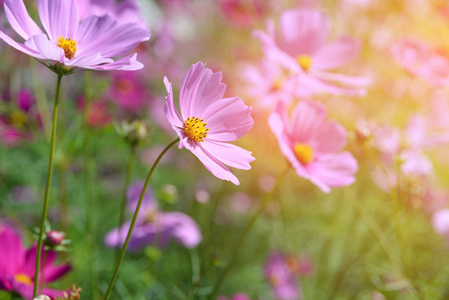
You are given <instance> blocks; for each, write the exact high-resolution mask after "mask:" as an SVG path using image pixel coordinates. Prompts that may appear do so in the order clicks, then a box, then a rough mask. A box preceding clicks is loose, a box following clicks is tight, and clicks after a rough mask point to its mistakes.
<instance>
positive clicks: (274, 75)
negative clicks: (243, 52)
mask: <svg viewBox="0 0 449 300" xmlns="http://www.w3.org/2000/svg"><path fill="white" fill-rule="evenodd" d="M242 73H243V76H244V79H245V80H246V81H248V89H247V92H248V94H249V95H250V96H252V97H253V98H254V99H256V100H257V105H258V106H259V105H261V106H262V107H268V108H273V107H274V106H276V103H277V102H278V101H283V102H285V103H286V104H287V105H288V104H289V103H290V102H292V101H293V100H294V99H295V98H305V97H310V96H311V95H312V93H311V91H310V89H308V88H304V87H301V86H300V82H299V81H298V78H297V77H296V76H293V74H292V73H290V72H289V71H288V70H286V69H285V68H282V67H281V66H279V65H277V64H273V63H272V62H270V61H268V60H263V61H262V62H261V63H260V66H258V67H256V66H252V65H248V66H246V68H245V69H244V70H243V72H242Z"/></svg>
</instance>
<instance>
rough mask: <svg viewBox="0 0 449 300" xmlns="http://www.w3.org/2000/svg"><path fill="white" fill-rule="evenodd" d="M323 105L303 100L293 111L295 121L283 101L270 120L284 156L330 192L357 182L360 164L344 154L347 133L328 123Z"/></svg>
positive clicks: (341, 128) (324, 190)
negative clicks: (332, 189)
mask: <svg viewBox="0 0 449 300" xmlns="http://www.w3.org/2000/svg"><path fill="white" fill-rule="evenodd" d="M326 117H327V112H326V109H325V108H324V106H323V105H321V104H320V103H318V102H314V101H302V102H300V103H298V104H297V105H296V106H295V108H294V109H293V112H292V115H291V118H290V119H289V118H288V115H287V110H286V108H285V105H284V104H283V103H282V102H279V104H278V107H277V109H276V111H274V112H273V113H271V115H270V117H269V125H270V127H271V130H272V131H273V133H274V134H275V135H276V137H277V139H278V142H279V146H280V148H281V151H282V153H283V154H284V156H285V157H286V158H287V159H288V161H289V162H290V164H291V165H292V167H293V168H294V169H295V170H296V173H297V174H298V176H300V177H304V178H306V179H308V180H310V181H311V182H312V183H314V184H315V185H316V186H318V187H319V188H320V189H321V190H322V191H323V192H325V193H328V192H330V190H331V187H341V186H347V185H350V184H352V183H353V182H354V181H355V177H354V175H355V173H356V172H357V169H358V166H357V161H356V160H355V159H354V157H353V156H352V154H351V153H349V152H340V151H341V149H342V148H343V147H344V146H345V145H346V140H347V137H346V130H345V129H344V127H343V126H341V125H340V124H339V123H337V122H335V121H327V120H326Z"/></svg>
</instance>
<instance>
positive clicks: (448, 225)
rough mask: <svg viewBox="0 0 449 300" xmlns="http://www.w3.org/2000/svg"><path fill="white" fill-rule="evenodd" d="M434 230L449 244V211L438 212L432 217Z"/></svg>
mask: <svg viewBox="0 0 449 300" xmlns="http://www.w3.org/2000/svg"><path fill="white" fill-rule="evenodd" d="M432 225H433V229H434V230H435V231H436V232H437V233H438V234H440V235H441V236H443V237H444V239H445V240H446V241H447V242H448V243H449V209H442V210H439V211H437V212H436V213H434V214H433V216H432Z"/></svg>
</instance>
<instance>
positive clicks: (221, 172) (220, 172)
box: [184, 143, 240, 185]
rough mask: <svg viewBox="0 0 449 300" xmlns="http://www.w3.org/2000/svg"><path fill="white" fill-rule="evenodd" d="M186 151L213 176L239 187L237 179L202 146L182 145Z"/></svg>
mask: <svg viewBox="0 0 449 300" xmlns="http://www.w3.org/2000/svg"><path fill="white" fill-rule="evenodd" d="M184 146H186V148H187V149H188V150H190V151H191V152H192V153H193V154H194V155H195V156H196V157H198V159H199V160H200V161H201V162H202V163H203V165H204V166H205V167H206V169H208V170H209V171H210V172H211V173H212V174H213V175H214V176H216V177H217V178H220V179H222V180H228V181H231V182H232V183H233V184H235V185H239V184H240V182H239V180H238V179H237V177H236V176H235V175H234V174H233V173H232V172H231V171H230V170H229V169H228V168H227V167H226V166H225V165H224V164H223V163H222V162H220V161H219V160H218V159H217V158H216V157H214V156H213V154H211V153H209V151H207V150H206V149H205V148H204V147H203V146H202V145H197V146H196V147H191V146H190V145H189V144H188V143H186V144H184Z"/></svg>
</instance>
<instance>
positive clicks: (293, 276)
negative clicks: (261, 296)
mask: <svg viewBox="0 0 449 300" xmlns="http://www.w3.org/2000/svg"><path fill="white" fill-rule="evenodd" d="M265 276H266V278H267V280H268V282H269V283H270V286H271V287H272V290H273V293H274V295H275V297H276V299H279V300H297V299H301V298H302V292H301V289H300V287H299V285H298V282H297V281H298V278H297V277H298V276H297V273H296V271H295V270H292V269H291V267H290V265H289V263H288V258H287V257H286V256H285V255H283V254H281V253H279V252H272V253H271V254H270V256H269V257H268V259H267V262H266V263H265Z"/></svg>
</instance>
